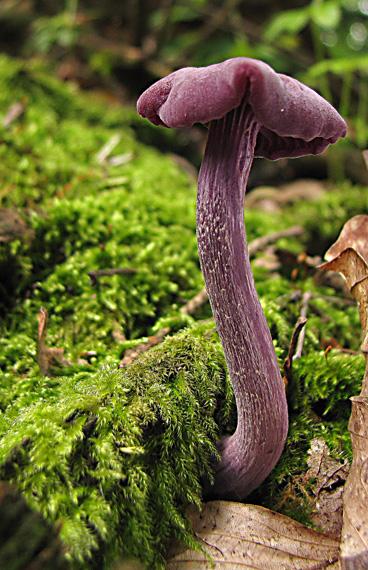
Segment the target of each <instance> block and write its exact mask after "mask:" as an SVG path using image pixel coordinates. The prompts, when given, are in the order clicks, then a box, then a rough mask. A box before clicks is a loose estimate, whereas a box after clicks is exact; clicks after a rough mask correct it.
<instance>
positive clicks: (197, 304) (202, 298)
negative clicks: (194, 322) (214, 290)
mask: <svg viewBox="0 0 368 570" xmlns="http://www.w3.org/2000/svg"><path fill="white" fill-rule="evenodd" d="M207 302H208V293H207V291H206V289H202V290H201V291H200V292H199V293H197V295H196V296H195V297H193V299H190V301H188V302H187V304H186V305H184V307H182V308H181V309H180V312H181V313H182V314H183V315H190V316H193V315H194V314H195V313H196V312H197V311H198V310H199V309H201V308H202V307H203V305H205V304H206V303H207Z"/></svg>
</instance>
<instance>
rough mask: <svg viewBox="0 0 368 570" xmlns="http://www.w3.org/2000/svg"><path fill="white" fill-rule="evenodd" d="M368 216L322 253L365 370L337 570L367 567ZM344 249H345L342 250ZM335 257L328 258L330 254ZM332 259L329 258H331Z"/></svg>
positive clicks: (355, 400)
mask: <svg viewBox="0 0 368 570" xmlns="http://www.w3.org/2000/svg"><path fill="white" fill-rule="evenodd" d="M367 239H368V216H356V217H355V218H352V219H351V220H349V222H347V224H345V226H344V228H343V230H342V232H341V235H340V237H339V238H338V240H337V242H336V243H335V244H334V245H333V246H331V248H330V249H329V251H328V252H327V254H326V257H327V258H329V259H330V261H328V262H327V263H325V264H324V265H323V266H322V267H321V269H326V270H331V271H339V272H340V273H342V275H343V276H344V277H345V279H346V281H347V283H348V286H349V288H350V291H351V294H352V295H353V297H354V299H355V300H356V302H357V304H358V309H359V316H360V321H361V325H362V330H363V342H362V345H361V350H362V352H363V354H364V357H365V360H366V370H365V374H364V378H363V382H362V391H361V393H360V395H359V396H354V397H352V398H351V402H352V410H351V417H350V420H349V432H350V436H351V443H352V449H353V463H352V466H351V470H350V474H349V476H348V478H347V482H346V485H345V489H344V495H343V528H342V535H341V570H360V569H362V570H363V569H366V568H368V517H367V505H368V265H367V262H366V261H365V260H366V259H368V247H367ZM344 248H345V249H344ZM334 254H335V255H336V257H334V258H332V257H333V255H334ZM331 258H332V259H331Z"/></svg>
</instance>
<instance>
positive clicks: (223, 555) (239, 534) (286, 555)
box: [166, 501, 339, 570]
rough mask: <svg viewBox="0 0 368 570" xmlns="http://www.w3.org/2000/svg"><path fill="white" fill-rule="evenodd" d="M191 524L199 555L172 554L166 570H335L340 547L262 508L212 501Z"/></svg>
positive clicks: (195, 514) (194, 513) (193, 515)
mask: <svg viewBox="0 0 368 570" xmlns="http://www.w3.org/2000/svg"><path fill="white" fill-rule="evenodd" d="M190 519H191V522H192V525H193V529H194V532H195V534H196V536H197V538H198V540H199V541H200V542H201V543H202V545H203V547H204V548H205V550H206V552H207V553H208V554H209V555H210V556H211V557H212V559H213V562H214V563H213V564H212V562H211V561H210V560H209V559H208V558H207V557H206V555H205V554H204V553H202V552H196V551H194V550H190V549H184V548H183V549H181V550H180V547H179V548H177V549H176V550H173V551H172V552H171V553H170V554H169V557H168V562H167V565H166V570H189V569H190V568H191V569H193V570H205V569H210V568H213V569H214V570H220V569H221V570H235V569H236V570H241V569H242V568H243V569H245V570H317V569H322V568H327V569H328V570H337V569H338V568H339V565H338V557H339V543H338V541H337V540H335V539H334V538H333V537H332V536H330V535H328V534H325V533H322V532H318V531H316V530H313V529H310V528H307V527H305V526H303V525H302V524H300V523H298V522H296V521H294V520H292V519H290V518H288V517H286V516H284V515H280V514H279V513H275V512H273V511H270V510H268V509H265V508H263V507H259V506H254V505H244V504H242V503H232V502H228V501H212V502H209V503H206V504H205V505H204V506H203V509H202V511H201V512H198V510H194V509H193V510H192V512H191V514H190Z"/></svg>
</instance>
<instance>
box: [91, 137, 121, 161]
mask: <svg viewBox="0 0 368 570" xmlns="http://www.w3.org/2000/svg"><path fill="white" fill-rule="evenodd" d="M120 140H121V135H120V134H119V133H116V134H115V135H113V136H112V137H111V138H110V139H109V140H108V141H107V142H106V143H105V144H104V145H103V147H102V148H101V149H100V150H99V151H98V153H97V154H96V160H97V162H98V164H102V163H103V162H105V160H106V159H107V157H108V156H109V154H111V152H112V151H113V150H114V148H115V147H116V146H117V145H118V144H119V142H120Z"/></svg>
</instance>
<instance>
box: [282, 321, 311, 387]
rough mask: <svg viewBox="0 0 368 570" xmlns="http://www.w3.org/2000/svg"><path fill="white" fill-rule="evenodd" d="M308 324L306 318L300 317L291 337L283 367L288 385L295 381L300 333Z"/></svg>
mask: <svg viewBox="0 0 368 570" xmlns="http://www.w3.org/2000/svg"><path fill="white" fill-rule="evenodd" d="M306 322H307V319H306V317H302V316H301V317H299V318H298V320H297V323H296V325H295V328H294V331H293V335H292V337H291V343H290V347H289V352H288V355H287V358H286V359H285V361H284V364H283V367H282V369H283V371H284V381H285V383H286V384H288V383H290V382H291V380H292V379H293V358H294V356H295V351H296V350H297V345H298V341H299V336H300V333H301V332H302V331H303V328H304V326H305V324H306Z"/></svg>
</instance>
